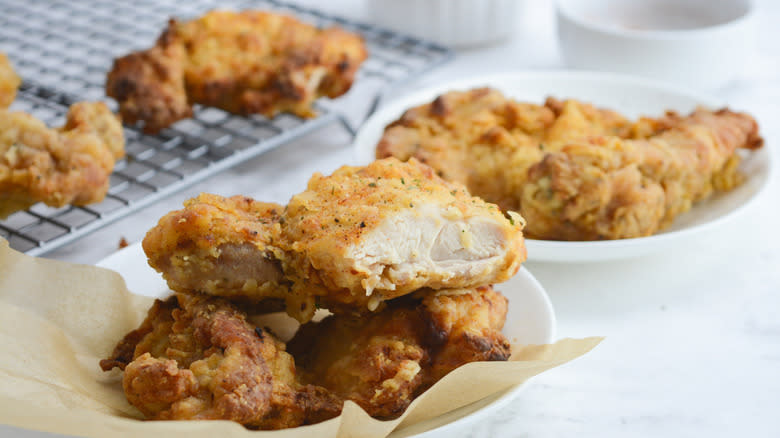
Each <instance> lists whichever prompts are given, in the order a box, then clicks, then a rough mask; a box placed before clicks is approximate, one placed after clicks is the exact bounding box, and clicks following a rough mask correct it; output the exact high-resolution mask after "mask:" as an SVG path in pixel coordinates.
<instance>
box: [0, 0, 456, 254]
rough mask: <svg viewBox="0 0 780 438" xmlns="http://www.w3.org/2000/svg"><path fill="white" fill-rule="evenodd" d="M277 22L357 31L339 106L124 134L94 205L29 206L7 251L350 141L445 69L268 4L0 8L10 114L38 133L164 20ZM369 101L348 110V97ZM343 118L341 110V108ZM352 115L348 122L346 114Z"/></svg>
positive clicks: (385, 36)
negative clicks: (304, 140)
mask: <svg viewBox="0 0 780 438" xmlns="http://www.w3.org/2000/svg"><path fill="white" fill-rule="evenodd" d="M216 6H218V7H220V8H231V9H237V10H240V9H249V8H251V9H263V10H274V11H277V12H283V13H288V14H292V15H295V16H297V17H298V18H300V19H302V20H303V21H306V22H309V23H312V24H315V25H317V26H319V27H328V26H333V25H336V26H340V27H342V28H345V29H347V30H350V31H353V32H357V33H360V34H361V35H362V36H363V37H364V38H365V40H366V44H367V46H368V50H369V53H370V56H369V59H368V60H366V62H365V63H364V64H363V66H362V67H361V70H360V72H359V73H358V76H357V79H356V81H355V84H354V85H353V89H352V90H351V91H350V93H348V94H347V95H346V96H345V97H343V98H339V99H335V100H333V101H328V100H326V99H321V100H320V101H318V102H317V103H316V107H317V110H318V112H319V115H318V117H316V118H314V119H308V120H305V119H300V118H298V117H295V116H292V115H288V114H282V115H279V116H277V117H275V118H273V119H267V118H265V117H262V116H250V117H239V116H234V115H232V114H229V113H226V112H224V111H222V110H219V109H216V108H205V107H196V108H195V114H194V117H193V118H192V119H186V120H182V121H179V122H177V123H175V124H174V125H172V126H171V127H170V128H167V129H164V130H163V131H162V132H160V133H159V134H158V135H154V136H150V135H145V134H143V133H142V132H141V131H140V130H138V129H135V128H133V127H126V128H125V137H126V142H127V144H126V151H127V157H126V158H125V159H123V160H121V161H119V162H118V163H117V164H116V167H115V168H114V172H113V174H112V175H111V185H110V189H109V192H108V195H107V196H106V199H105V200H104V201H103V202H101V203H98V204H93V205H89V206H85V207H74V206H67V207H63V208H51V207H47V206H46V205H43V204H37V205H35V206H33V207H32V208H30V209H29V210H27V211H20V212H17V213H14V214H13V215H11V216H9V217H8V218H7V219H6V220H4V221H0V237H4V238H6V239H7V240H8V241H9V242H10V245H11V247H12V248H15V249H17V250H19V251H23V252H26V253H27V254H30V255H40V254H43V253H46V252H48V251H51V250H52V249H54V248H57V247H59V246H61V245H64V244H66V243H69V242H71V241H73V240H75V239H78V238H79V237H82V236H84V235H86V234H88V233H90V232H92V231H94V230H96V229H98V228H100V227H102V226H105V225H107V224H109V223H111V222H113V221H115V220H117V219H120V218H122V217H124V216H126V215H128V214H129V213H131V212H133V211H136V210H138V209H140V208H143V207H144V206H146V205H149V204H151V203H153V202H156V201H158V200H160V199H161V198H163V197H165V196H168V195H170V194H172V193H174V192H176V191H178V190H181V189H183V188H184V187H187V186H189V185H192V184H194V183H196V182H198V181H200V180H203V179H204V178H207V177H209V176H211V175H214V174H215V173H217V172H219V171H221V170H224V169H226V168H228V167H231V166H233V165H236V164H238V163H240V162H242V161H245V160H247V159H249V158H252V157H255V156H257V155H259V154H262V153H263V152H265V151H268V150H270V149H273V148H275V147H277V146H279V145H281V144H284V143H287V142H289V141H291V140H293V139H295V138H297V137H300V136H302V135H304V134H306V133H308V132H310V131H313V130H316V129H319V128H320V127H323V126H325V125H328V124H331V123H340V124H341V125H342V126H344V128H345V129H347V130H349V131H350V133H354V126H356V125H357V124H358V123H360V122H361V121H362V120H363V119H364V118H365V117H366V116H367V115H368V114H370V113H371V112H372V111H373V110H374V109H375V107H376V105H377V103H378V101H379V98H380V97H381V94H382V93H384V92H386V91H387V90H388V89H390V88H392V87H393V86H396V85H398V84H399V83H401V82H403V81H406V80H409V79H411V78H413V77H415V76H418V75H420V74H422V73H424V72H425V71H427V70H429V69H431V68H433V67H434V66H436V65H438V64H440V63H442V62H444V61H446V60H448V59H449V58H450V57H451V56H452V52H450V51H449V50H447V49H446V48H443V47H441V46H438V45H435V44H432V43H428V42H425V41H421V40H418V39H415V38H411V37H406V36H403V35H400V34H397V33H394V32H391V31H387V30H383V29H378V28H375V27H372V26H370V25H365V24H361V23H357V22H353V21H350V20H346V19H343V18H340V17H335V16H331V15H327V14H323V13H321V12H319V11H316V10H311V9H307V8H302V7H299V6H296V5H294V4H289V3H285V2H280V1H277V0H254V1H241V0H236V1H221V2H218V3H216V2H214V1H207V0H196V1H189V2H176V1H174V0H166V1H160V0H142V1H135V2H127V3H126V2H115V1H114V0H81V1H71V0H24V1H17V0H0V11H2V13H0V51H3V52H5V53H6V54H7V55H8V56H9V58H10V59H11V62H12V63H13V64H14V67H15V69H16V70H17V72H18V73H19V75H20V76H22V78H23V79H24V84H23V85H22V87H21V88H20V90H19V93H18V95H17V98H16V101H15V102H14V103H13V105H12V106H11V109H12V110H19V111H25V112H29V113H31V114H33V115H34V116H36V117H38V118H40V119H41V120H43V121H44V122H46V123H47V124H49V125H50V126H59V125H61V124H62V123H63V122H64V116H65V113H66V112H67V107H68V106H69V105H70V104H72V103H74V102H76V101H80V100H103V101H106V103H108V104H109V106H110V107H111V108H112V109H114V110H116V104H115V103H114V102H113V101H110V100H107V99H106V98H105V94H104V80H105V75H106V72H107V71H108V69H109V68H110V66H111V63H112V62H113V59H114V58H116V57H118V56H122V55H124V54H126V53H129V52H130V51H133V50H138V49H141V48H145V47H149V46H151V45H152V44H153V43H154V41H155V39H156V38H157V36H158V35H159V33H160V32H161V30H162V29H163V28H164V27H165V25H166V21H167V19H168V18H169V17H171V16H175V17H180V18H190V17H194V16H197V15H200V14H202V13H204V12H206V11H208V10H209V9H213V8H214V7H216ZM356 95H363V96H369V99H368V100H367V101H361V102H358V103H359V104H360V105H358V106H361V105H362V108H361V109H360V111H357V113H356V112H355V111H354V109H355V108H354V107H355V106H356V102H355V99H354V98H351V97H352V96H356ZM348 108H349V110H348ZM356 114H357V115H356Z"/></svg>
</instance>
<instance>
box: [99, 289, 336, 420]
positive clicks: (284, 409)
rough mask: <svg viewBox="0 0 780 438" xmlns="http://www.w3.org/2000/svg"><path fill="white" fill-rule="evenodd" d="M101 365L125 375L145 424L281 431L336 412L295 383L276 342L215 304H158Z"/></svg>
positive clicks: (314, 389)
mask: <svg viewBox="0 0 780 438" xmlns="http://www.w3.org/2000/svg"><path fill="white" fill-rule="evenodd" d="M100 366H101V368H102V369H103V370H105V371H109V370H111V369H112V368H115V367H118V368H120V369H122V370H124V376H123V379H122V386H123V388H124V391H125V395H126V396H127V400H128V401H129V402H130V404H132V405H133V406H135V407H136V408H138V410H140V411H141V412H142V413H143V414H144V415H145V416H146V418H148V419H154V420H198V419H200V420H232V421H236V422H239V423H241V424H243V425H245V426H248V427H252V428H258V429H283V428H288V427H295V426H299V425H302V424H310V423H317V422H320V421H324V420H326V419H328V418H332V417H335V416H337V415H338V414H339V413H340V412H341V406H342V400H341V399H339V398H338V397H336V396H334V395H333V394H332V393H331V392H330V391H328V390H326V389H324V388H322V387H319V386H316V385H306V384H301V383H299V382H298V379H297V376H296V370H295V363H294V361H293V358H292V357H291V356H290V355H289V354H288V353H287V352H285V346H284V344H283V343H282V342H280V341H279V340H277V339H276V338H275V336H274V335H273V334H272V333H270V332H269V331H267V330H265V329H263V328H260V327H256V326H254V325H253V324H251V323H250V322H248V321H247V314H246V313H245V312H243V311H242V310H240V309H239V308H237V307H235V306H234V305H232V304H230V303H228V302H227V301H225V300H224V299H221V298H215V297H208V296H205V295H200V296H189V295H179V296H178V297H171V298H169V299H168V300H166V301H159V300H157V301H156V302H155V304H154V305H153V307H152V308H151V309H150V310H149V314H148V316H147V318H146V320H145V321H144V322H143V323H142V324H141V326H140V327H139V328H138V329H136V330H134V331H132V332H130V333H128V334H127V336H125V338H124V339H123V340H122V341H120V342H119V344H118V345H117V347H116V349H115V350H114V352H113V353H112V354H111V356H110V357H109V358H108V359H105V360H103V361H101V363H100Z"/></svg>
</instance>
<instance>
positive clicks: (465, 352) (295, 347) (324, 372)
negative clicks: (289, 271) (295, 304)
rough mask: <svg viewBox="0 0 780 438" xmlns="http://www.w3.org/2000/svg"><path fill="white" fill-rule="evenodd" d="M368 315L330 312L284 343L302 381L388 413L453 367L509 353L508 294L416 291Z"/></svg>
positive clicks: (385, 415)
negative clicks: (506, 327) (504, 331)
mask: <svg viewBox="0 0 780 438" xmlns="http://www.w3.org/2000/svg"><path fill="white" fill-rule="evenodd" d="M415 295H420V296H423V297H424V298H422V301H420V298H419V297H418V296H415V297H403V298H399V299H396V300H393V301H391V302H389V303H388V304H387V307H386V308H385V309H383V310H381V311H379V312H376V313H372V314H370V315H363V316H358V315H349V314H344V315H336V316H329V317H327V318H325V319H324V320H323V321H321V322H312V323H308V324H305V325H303V326H302V327H301V329H300V330H299V331H298V333H296V335H295V337H294V338H293V340H291V341H290V344H289V351H290V352H291V353H292V355H293V356H295V360H296V362H297V364H298V367H299V370H301V371H300V372H301V373H302V376H303V379H304V381H306V382H310V383H315V382H316V384H318V385H322V386H324V387H325V388H327V389H329V390H331V391H333V392H335V393H336V394H338V395H339V396H340V397H342V398H344V399H348V400H352V401H354V402H355V403H357V404H358V405H360V406H361V407H362V408H363V409H365V410H366V412H368V413H369V414H370V415H371V416H374V417H378V418H394V417H397V416H398V415H400V414H401V413H403V411H404V410H405V409H406V407H407V406H409V404H410V403H411V402H412V400H413V399H414V398H415V397H416V396H417V395H419V394H420V393H421V392H422V391H423V390H425V389H427V388H428V387H430V386H431V385H433V384H434V383H436V382H437V381H438V380H439V379H441V378H442V377H444V375H446V374H447V373H449V372H450V371H452V370H453V369H455V368H457V367H459V366H461V365H464V364H466V363H469V362H475V361H485V360H490V361H498V360H507V359H508V358H509V343H508V341H507V340H506V338H505V337H504V336H503V334H501V328H502V327H503V325H504V321H505V319H506V309H507V300H506V298H504V296H503V295H501V294H500V293H498V292H495V291H494V290H493V289H492V288H490V287H483V288H479V289H471V290H445V291H431V290H424V291H420V292H418V293H417V294H415Z"/></svg>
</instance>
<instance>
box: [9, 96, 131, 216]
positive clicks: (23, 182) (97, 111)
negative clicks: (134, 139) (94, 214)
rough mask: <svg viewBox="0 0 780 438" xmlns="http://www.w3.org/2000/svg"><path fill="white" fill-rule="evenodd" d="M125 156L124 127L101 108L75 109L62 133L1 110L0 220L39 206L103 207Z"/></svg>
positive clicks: (83, 106)
mask: <svg viewBox="0 0 780 438" xmlns="http://www.w3.org/2000/svg"><path fill="white" fill-rule="evenodd" d="M123 156H124V133H123V131H122V125H121V123H120V122H119V119H118V118H117V117H116V116H115V115H114V114H113V113H112V112H111V111H110V110H109V109H108V107H107V106H106V105H105V104H103V103H102V102H97V103H91V102H79V103H76V104H73V105H72V106H71V107H70V109H69V110H68V113H67V116H66V121H65V125H64V126H62V127H60V128H48V127H46V125H45V124H44V123H43V122H41V121H40V120H38V119H36V118H34V117H33V116H31V115H29V114H25V113H21V112H10V111H8V110H4V109H0V219H1V218H4V217H6V216H8V215H9V214H11V213H13V212H15V211H17V210H22V209H25V208H28V207H30V206H32V205H33V204H35V203H37V202H43V203H45V204H46V205H49V206H52V207H62V206H64V205H66V204H74V205H87V204H91V203H95V202H100V201H102V200H103V198H104V197H105V195H106V192H107V191H108V186H109V177H110V174H111V172H112V170H113V169H114V164H115V162H116V160H118V159H120V158H121V157H123Z"/></svg>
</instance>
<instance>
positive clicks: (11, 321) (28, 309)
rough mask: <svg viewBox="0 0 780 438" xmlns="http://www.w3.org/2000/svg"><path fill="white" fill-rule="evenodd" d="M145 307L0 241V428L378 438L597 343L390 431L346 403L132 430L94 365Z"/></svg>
mask: <svg viewBox="0 0 780 438" xmlns="http://www.w3.org/2000/svg"><path fill="white" fill-rule="evenodd" d="M151 301H152V299H151V298H148V297H141V296H137V295H133V294H131V293H130V292H128V291H127V288H126V287H125V284H124V280H122V278H121V277H120V276H119V275H118V274H117V273H115V272H113V271H110V270H106V269H101V268H97V267H94V266H83V265H73V264H69V263H64V262H58V261H52V260H46V259H37V258H33V257H29V256H26V255H24V254H20V253H18V252H16V251H14V250H12V249H10V248H9V246H8V242H7V241H5V240H4V239H0V321H2V326H1V327H0V391H2V394H1V395H0V422H3V423H5V424H9V425H13V426H17V427H23V428H29V429H36V430H42V431H48V432H56V433H63V434H72V435H83V436H93V437H105V436H113V435H119V436H126V437H141V436H143V437H149V436H167V435H171V434H174V433H179V434H186V436H187V437H189V438H200V437H204V438H205V437H213V436H219V437H220V438H226V437H245V436H250V435H255V436H257V435H263V436H273V437H279V438H282V437H296V438H297V437H303V436H317V437H335V436H340V437H385V436H387V435H388V434H389V433H390V432H392V431H393V430H394V429H396V428H397V429H399V431H400V430H402V429H403V428H405V427H407V426H410V425H414V424H418V423H419V422H421V421H423V420H426V419H429V418H432V417H435V416H437V415H440V414H442V413H445V412H448V411H451V410H453V409H456V408H458V407H461V406H464V405H466V404H469V403H472V402H475V401H477V400H480V399H482V398H484V397H486V396H489V395H491V394H495V393H498V392H501V391H505V390H507V389H509V388H510V387H512V386H515V385H517V384H520V383H522V382H524V381H525V380H527V379H528V378H530V377H532V376H534V375H537V374H539V373H541V372H543V371H545V370H548V369H550V368H553V367H556V366H558V365H561V364H563V363H565V362H568V361H570V360H572V359H574V358H576V357H578V356H581V355H582V354H585V353H587V352H588V351H589V350H590V349H592V348H593V347H594V346H596V344H598V343H599V342H600V340H601V339H600V338H587V339H581V340H573V339H564V340H561V341H558V342H557V343H555V344H552V345H542V346H524V347H513V355H512V357H511V359H510V361H508V362H479V363H472V364H468V365H465V366H463V367H461V368H458V369H457V370H455V371H453V372H452V373H450V374H449V375H447V376H446V377H445V378H444V379H442V380H441V381H439V382H438V383H437V384H436V385H434V386H433V387H432V388H431V389H429V390H428V391H426V392H425V393H424V394H422V395H421V396H420V397H418V398H417V399H416V400H415V401H414V402H413V403H412V404H411V406H409V408H408V409H407V410H406V413H405V414H404V415H403V416H402V417H400V418H398V419H396V420H393V421H378V420H375V419H373V418H371V417H369V416H368V415H367V414H366V413H365V412H364V411H363V410H362V409H360V407H358V406H357V405H356V404H354V403H352V402H347V403H346V404H345V406H344V410H343V412H342V414H341V416H339V417H337V418H334V419H332V420H329V421H326V422H323V423H319V424H315V425H310V426H302V427H298V428H293V429H287V430H279V431H250V430H247V429H245V428H244V427H243V426H241V425H239V424H236V423H232V422H229V421H169V422H164V421H139V420H138V419H139V418H141V415H140V413H139V412H137V411H136V410H135V408H133V407H132V406H130V405H129V404H128V403H127V401H126V399H125V396H124V393H123V392H122V388H121V383H120V382H121V374H120V373H119V372H118V370H114V371H113V372H110V373H104V372H102V371H101V370H100V368H99V367H98V361H99V360H100V359H101V358H104V357H106V355H107V354H108V353H109V352H110V351H111V350H112V349H113V347H114V345H115V344H116V342H117V341H118V340H119V339H120V338H121V337H122V336H123V335H124V334H125V333H127V332H128V331H129V330H131V329H133V328H135V327H137V325H138V324H139V323H140V321H141V320H142V318H143V316H144V315H145V313H146V310H147V309H148V308H149V306H150V305H151Z"/></svg>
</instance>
